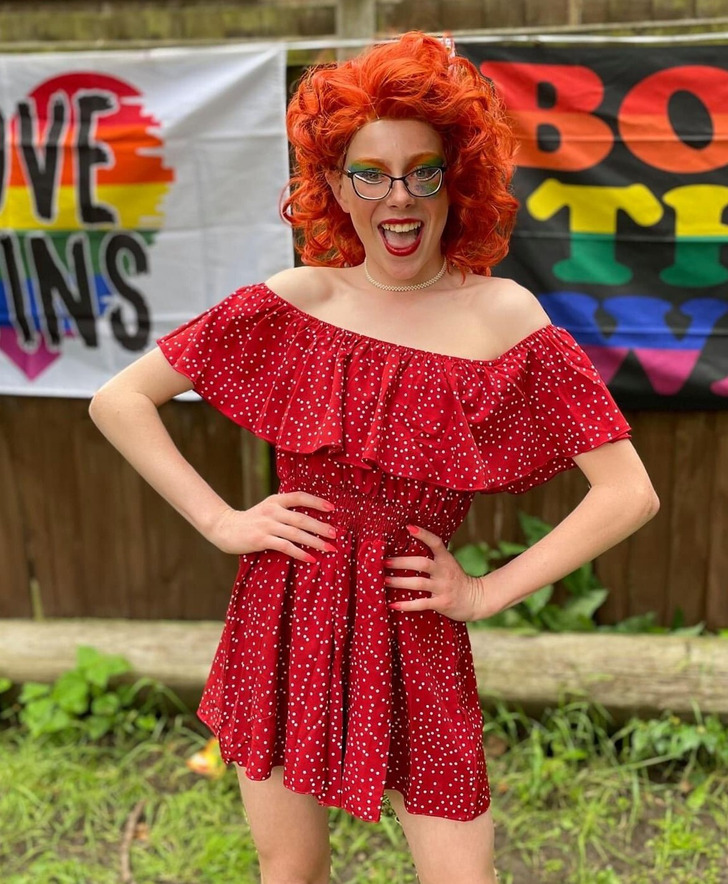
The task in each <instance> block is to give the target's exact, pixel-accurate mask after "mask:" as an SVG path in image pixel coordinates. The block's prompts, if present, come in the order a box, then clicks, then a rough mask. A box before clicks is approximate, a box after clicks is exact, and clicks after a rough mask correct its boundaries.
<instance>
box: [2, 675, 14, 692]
mask: <svg viewBox="0 0 728 884" xmlns="http://www.w3.org/2000/svg"><path fill="white" fill-rule="evenodd" d="M12 686H13V683H12V681H10V679H9V678H2V677H0V694H4V693H5V691H9V690H10V688H11V687H12Z"/></svg>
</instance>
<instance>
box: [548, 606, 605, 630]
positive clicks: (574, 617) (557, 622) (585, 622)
mask: <svg viewBox="0 0 728 884" xmlns="http://www.w3.org/2000/svg"><path fill="white" fill-rule="evenodd" d="M541 620H542V621H543V623H544V624H545V625H546V626H547V628H548V629H550V630H551V632H589V631H591V630H593V629H594V628H595V626H594V621H593V620H592V619H591V618H590V617H587V616H585V615H584V614H580V613H578V612H576V611H569V610H568V609H566V608H559V607H558V606H557V605H546V607H545V608H544V609H543V611H542V612H541Z"/></svg>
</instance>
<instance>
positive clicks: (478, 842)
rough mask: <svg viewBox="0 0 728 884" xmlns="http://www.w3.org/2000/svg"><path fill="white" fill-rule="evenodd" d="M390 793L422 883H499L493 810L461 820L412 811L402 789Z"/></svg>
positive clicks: (388, 794)
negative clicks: (496, 867) (409, 811)
mask: <svg viewBox="0 0 728 884" xmlns="http://www.w3.org/2000/svg"><path fill="white" fill-rule="evenodd" d="M387 796H388V798H389V800H390V802H391V804H392V807H393V808H394V810H395V812H396V814H397V817H398V818H399V821H400V823H401V824H402V828H403V829H404V834H405V837H406V838H407V843H408V844H409V848H410V851H411V852H412V859H413V860H414V863H415V868H416V869H417V876H418V877H419V880H420V884H496V876H495V868H494V866H493V844H494V835H493V820H492V818H491V814H490V811H487V812H486V813H483V814H481V815H480V816H478V817H476V818H475V819H474V820H470V821H468V822H460V821H459V820H447V819H444V818H443V817H435V816H425V815H423V814H414V813H408V811H407V810H405V806H404V799H403V798H402V793H401V792H397V791H395V790H394V789H387Z"/></svg>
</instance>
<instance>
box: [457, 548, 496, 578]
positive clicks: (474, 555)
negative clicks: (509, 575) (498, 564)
mask: <svg viewBox="0 0 728 884" xmlns="http://www.w3.org/2000/svg"><path fill="white" fill-rule="evenodd" d="M489 550H490V547H489V546H488V544H487V543H482V544H480V543H468V544H466V545H465V546H461V547H460V549H458V550H456V551H455V552H454V553H453V555H454V556H455V558H456V559H457V561H458V563H459V565H460V567H461V568H462V569H463V571H465V573H466V574H468V575H470V577H482V576H483V575H484V574H487V573H488V572H489V571H490V564H489V562H488V552H489Z"/></svg>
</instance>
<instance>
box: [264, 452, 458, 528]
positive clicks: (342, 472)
mask: <svg viewBox="0 0 728 884" xmlns="http://www.w3.org/2000/svg"><path fill="white" fill-rule="evenodd" d="M278 474H279V478H280V488H279V490H280V492H281V493H284V492H289V491H306V492H308V493H309V494H314V495H316V496H317V497H321V498H323V499H324V500H328V501H330V502H331V503H333V504H334V505H335V507H336V509H335V510H334V511H333V512H331V513H324V512H322V511H320V510H316V509H311V510H310V513H311V514H312V515H314V516H315V518H317V519H319V520H322V521H326V522H328V523H329V524H331V525H333V526H334V527H336V528H337V530H338V531H351V532H353V533H355V534H360V535H369V534H375V535H379V536H385V537H390V538H391V537H393V536H395V535H397V534H399V533H401V532H404V534H408V532H407V530H406V526H407V525H412V524H414V525H419V526H421V527H423V528H426V529H427V530H428V531H432V532H433V533H435V534H437V535H438V536H439V537H441V538H442V539H443V540H445V541H446V542H447V541H448V540H449V539H450V537H451V536H452V535H453V534H454V533H455V530H456V529H457V528H458V526H459V525H460V524H461V523H462V521H463V519H464V518H465V515H466V514H467V511H468V509H469V507H470V504H471V502H472V498H473V496H474V495H473V493H472V492H463V491H454V490H452V489H449V488H442V487H439V486H436V485H431V484H429V483H427V482H420V481H418V480H415V479H408V478H403V477H400V476H392V475H389V474H387V473H383V472H381V471H380V470H377V469H366V468H362V467H358V466H355V465H352V464H349V463H344V462H340V461H335V460H333V459H331V458H329V457H327V456H326V454H325V452H314V453H313V454H305V455H301V454H291V453H288V452H279V453H278Z"/></svg>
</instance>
